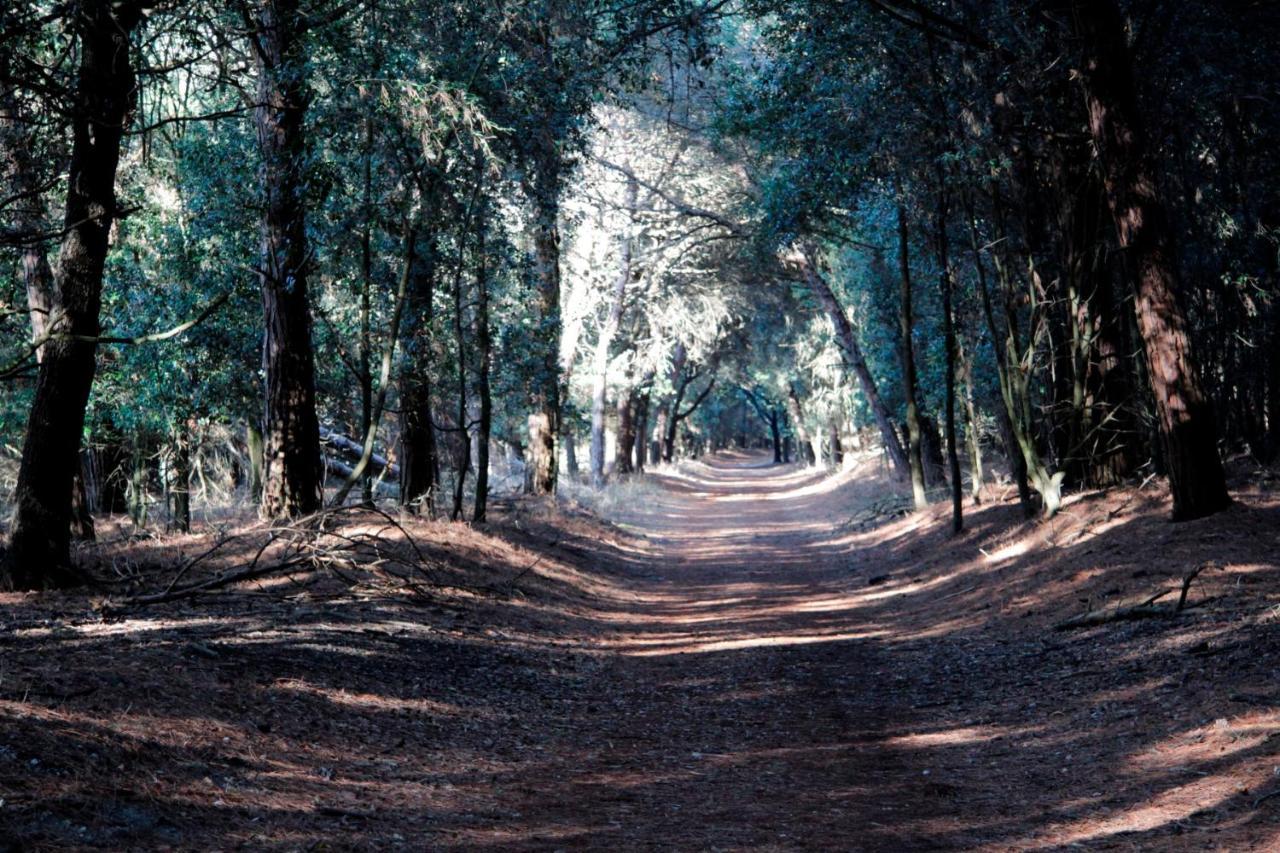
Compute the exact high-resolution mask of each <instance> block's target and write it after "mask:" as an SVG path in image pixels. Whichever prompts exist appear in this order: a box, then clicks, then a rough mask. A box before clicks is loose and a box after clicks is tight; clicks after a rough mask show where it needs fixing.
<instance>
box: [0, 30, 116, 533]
mask: <svg viewBox="0 0 1280 853" xmlns="http://www.w3.org/2000/svg"><path fill="white" fill-rule="evenodd" d="M6 59H7V57H6V56H4V54H3V52H2V51H0V62H4V61H5V60H6ZM7 74H8V72H7V70H6V69H3V68H0V75H4V76H0V165H3V166H4V167H5V172H6V177H7V178H8V192H7V194H8V195H9V197H10V198H12V199H14V201H13V203H12V205H11V206H10V208H9V209H10V210H11V211H12V213H11V218H12V222H13V226H14V228H15V230H16V231H17V233H18V234H19V235H21V236H20V239H21V240H22V243H21V246H20V247H19V252H18V269H19V271H20V273H21V275H22V282H23V286H24V289H25V290H26V293H27V315H28V316H29V317H30V318H31V343H32V345H33V346H34V347H35V353H34V355H35V359H36V365H37V369H38V367H39V364H40V362H41V361H42V360H43V359H44V346H43V343H44V336H45V331H46V328H47V327H48V324H49V319H50V314H51V312H52V311H53V293H54V280H53V269H52V268H51V267H50V266H49V255H48V251H47V250H46V247H45V240H44V239H43V238H41V237H40V236H38V235H41V234H42V233H43V232H45V231H47V230H48V229H47V227H46V224H45V211H44V205H45V199H44V193H43V192H42V191H41V186H40V180H39V176H38V174H37V172H36V163H35V160H34V158H33V156H32V144H33V139H32V136H31V131H30V126H31V119H30V117H29V116H26V115H24V114H23V113H22V109H21V106H20V104H19V101H18V98H17V93H16V92H15V91H14V90H13V87H12V86H11V85H10V81H9V80H8V77H7ZM80 456H81V454H80V450H79V448H77V450H76V466H75V476H74V479H73V480H72V485H71V535H72V536H73V537H74V538H76V539H79V540H82V541H92V540H93V538H94V530H93V515H92V513H91V512H90V508H89V496H88V492H87V490H86V488H85V482H84V463H83V461H82V460H81V458H80Z"/></svg>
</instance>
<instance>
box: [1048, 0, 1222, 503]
mask: <svg viewBox="0 0 1280 853" xmlns="http://www.w3.org/2000/svg"><path fill="white" fill-rule="evenodd" d="M1073 13H1074V14H1073V18H1074V23H1075V28H1076V34H1077V35H1078V36H1079V37H1080V38H1081V40H1082V42H1083V46H1084V54H1085V55H1084V63H1083V65H1084V73H1083V74H1082V75H1081V80H1082V83H1083V86H1084V94H1085V102H1086V107H1087V110H1088V118H1089V130H1090V133H1091V135H1092V137H1093V142H1094V145H1095V146H1096V148H1097V151H1098V158H1099V161H1100V163H1101V165H1102V171H1103V176H1104V178H1103V180H1104V185H1105V187H1106V193H1107V201H1108V203H1109V205H1110V207H1111V213H1112V215H1113V217H1114V218H1115V224H1116V236H1117V239H1118V240H1119V243H1120V245H1121V247H1123V248H1124V249H1125V251H1126V252H1127V254H1128V255H1129V257H1130V258H1131V259H1132V264H1133V268H1134V270H1135V273H1136V276H1135V278H1136V281H1135V289H1136V293H1135V300H1134V307H1135V309H1136V312H1137V317H1138V329H1139V332H1140V334H1141V335H1142V342H1143V348H1144V350H1145V351H1146V356H1147V369H1148V373H1149V377H1150V381H1151V390H1152V393H1153V395H1154V397H1155V403H1156V415H1157V418H1158V421H1159V424H1160V432H1161V437H1162V439H1163V442H1164V448H1165V459H1166V463H1167V465H1168V470H1169V488H1170V491H1171V492H1172V494H1173V517H1174V518H1175V519H1191V518H1199V517H1202V516H1206V515H1210V514H1211V513H1214V512H1217V511H1218V510H1221V509H1223V508H1224V507H1226V506H1227V505H1228V504H1229V503H1230V501H1231V499H1230V497H1229V496H1228V494H1227V486H1226V477H1225V475H1224V473H1223V468H1222V459H1221V458H1220V457H1219V455H1218V442H1217V434H1216V425H1215V422H1214V414H1213V405H1212V402H1211V401H1210V399H1209V397H1208V395H1206V394H1205V392H1204V389H1203V388H1202V387H1201V384H1200V378H1199V376H1197V374H1196V363H1195V359H1194V357H1193V354H1192V351H1191V335H1190V331H1189V326H1188V323H1187V317H1186V314H1185V313H1184V310H1183V307H1182V304H1181V301H1180V300H1181V294H1180V292H1179V291H1180V287H1179V282H1178V273H1177V262H1176V257H1175V248H1174V244H1173V233H1172V229H1171V228H1170V226H1169V222H1168V217H1167V215H1166V213H1165V209H1164V204H1163V203H1162V201H1161V199H1160V195H1159V190H1158V189H1157V184H1156V174H1155V171H1156V170H1155V164H1154V162H1153V157H1152V153H1151V150H1150V147H1149V143H1148V141H1147V136H1146V128H1145V127H1144V125H1143V121H1142V117H1141V115H1140V114H1139V111H1138V99H1137V92H1136V87H1135V84H1134V76H1133V63H1132V57H1131V55H1130V51H1129V45H1128V42H1127V39H1126V35H1125V26H1124V20H1123V18H1122V17H1121V13H1120V9H1119V7H1118V5H1117V4H1116V2H1115V0H1075V2H1074V4H1073Z"/></svg>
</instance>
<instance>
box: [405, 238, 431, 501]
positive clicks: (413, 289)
mask: <svg viewBox="0 0 1280 853" xmlns="http://www.w3.org/2000/svg"><path fill="white" fill-rule="evenodd" d="M435 279H436V253H435V244H434V242H432V241H429V242H428V245H427V247H426V250H425V251H424V252H423V255H422V256H421V257H417V258H415V259H414V261H413V265H412V272H411V276H410V280H409V292H408V296H407V300H408V301H407V303H406V307H407V309H408V315H409V316H408V323H409V329H410V332H409V334H408V335H407V336H406V339H405V343H404V361H403V365H402V367H401V370H400V504H401V506H403V507H404V508H405V509H406V510H407V511H409V512H411V513H415V514H416V513H426V514H427V515H431V514H433V513H434V512H435V499H436V485H437V483H438V476H437V474H438V470H439V459H438V451H437V448H436V433H435V427H434V425H433V423H432V418H431V396H432V395H431V376H432V371H433V369H434V366H435V365H434V358H433V352H432V323H433V321H434V319H435V309H434V307H433V302H434V299H435Z"/></svg>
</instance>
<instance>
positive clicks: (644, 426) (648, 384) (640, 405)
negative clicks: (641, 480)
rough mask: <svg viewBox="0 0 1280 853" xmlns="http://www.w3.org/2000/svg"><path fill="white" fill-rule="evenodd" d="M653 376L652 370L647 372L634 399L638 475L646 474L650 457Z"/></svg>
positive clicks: (636, 470) (636, 467) (636, 469)
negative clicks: (650, 412) (646, 463)
mask: <svg viewBox="0 0 1280 853" xmlns="http://www.w3.org/2000/svg"><path fill="white" fill-rule="evenodd" d="M653 375H654V371H653V369H652V368H650V369H649V370H647V371H645V373H644V376H643V377H642V378H641V379H640V388H639V389H638V391H637V393H636V394H635V396H634V397H633V398H632V399H633V400H634V408H635V413H636V415H635V417H636V440H635V466H634V468H635V472H636V473H637V474H643V473H644V467H645V461H646V459H647V457H648V455H649V403H650V401H651V400H652V398H653Z"/></svg>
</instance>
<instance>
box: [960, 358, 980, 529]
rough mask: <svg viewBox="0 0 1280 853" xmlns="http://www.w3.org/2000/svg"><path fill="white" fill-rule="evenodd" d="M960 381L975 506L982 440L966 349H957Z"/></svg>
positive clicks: (978, 487) (977, 494)
mask: <svg viewBox="0 0 1280 853" xmlns="http://www.w3.org/2000/svg"><path fill="white" fill-rule="evenodd" d="M958 354H959V359H960V379H961V381H962V382H964V415H965V417H964V422H965V439H966V444H967V446H968V447H967V449H968V453H969V480H970V483H969V495H970V497H972V498H973V502H974V503H975V504H981V503H982V482H983V473H982V439H981V436H980V435H979V434H978V407H977V404H976V403H975V402H974V392H973V355H972V353H971V352H970V351H969V349H968V348H967V347H963V346H962V347H960V348H959V353H958Z"/></svg>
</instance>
